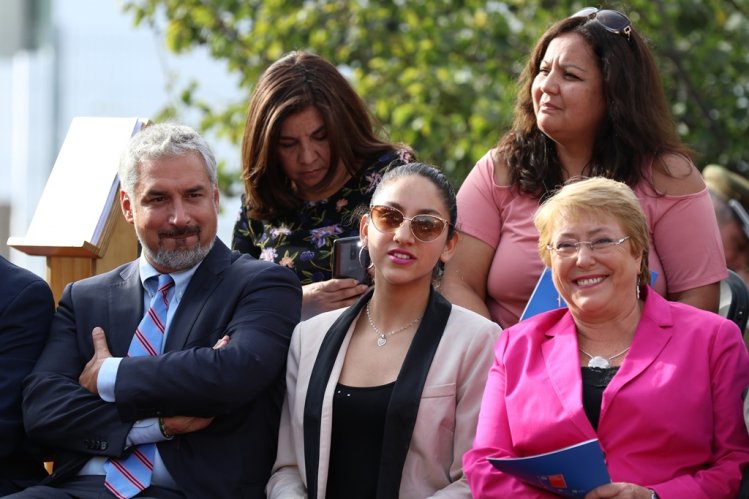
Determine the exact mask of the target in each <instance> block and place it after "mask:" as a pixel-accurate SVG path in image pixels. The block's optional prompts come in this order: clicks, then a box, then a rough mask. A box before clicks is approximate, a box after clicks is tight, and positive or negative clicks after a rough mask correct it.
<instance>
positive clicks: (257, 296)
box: [115, 265, 302, 420]
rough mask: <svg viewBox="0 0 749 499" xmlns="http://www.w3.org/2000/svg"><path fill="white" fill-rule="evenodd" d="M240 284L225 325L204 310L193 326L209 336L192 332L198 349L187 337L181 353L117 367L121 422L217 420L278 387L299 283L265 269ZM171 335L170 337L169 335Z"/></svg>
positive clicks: (276, 269) (297, 315) (295, 318)
mask: <svg viewBox="0 0 749 499" xmlns="http://www.w3.org/2000/svg"><path fill="white" fill-rule="evenodd" d="M231 272H236V269H232V270H231ZM243 283H244V284H243V288H242V289H241V290H240V291H239V292H238V294H237V296H236V297H235V298H234V299H236V301H237V302H236V305H235V307H234V308H233V310H232V311H231V312H230V314H229V316H228V317H226V320H224V319H219V318H211V317H210V314H211V312H210V309H211V307H210V306H207V307H206V309H207V310H206V311H204V313H203V315H202V316H201V318H200V319H199V320H198V322H199V323H200V324H204V326H202V327H205V325H210V327H211V328H213V330H212V331H209V332H208V334H206V333H203V332H202V331H195V332H194V334H197V335H198V336H200V337H201V338H202V344H201V345H200V346H195V347H190V346H189V344H190V343H191V342H192V338H193V337H192V336H191V340H190V341H188V345H187V348H186V349H185V350H180V351H171V352H167V353H165V354H163V355H160V356H158V357H131V358H126V359H123V360H122V361H121V362H120V365H119V368H118V373H117V381H116V384H115V404H116V405H117V407H118V409H119V411H120V415H121V417H122V418H123V419H125V420H134V419H143V418H147V417H151V416H174V415H180V416H201V417H208V416H218V415H221V414H225V413H229V412H231V411H233V410H235V409H236V408H238V407H241V406H244V405H246V404H248V403H251V402H252V401H253V399H254V398H255V397H256V396H257V395H258V394H261V393H265V392H266V390H268V389H269V387H270V386H271V385H272V384H274V383H276V382H278V380H279V377H281V376H282V374H283V371H284V368H285V365H286V355H287V352H288V347H289V341H290V338H291V333H292V332H293V329H294V326H295V325H296V324H297V323H298V322H299V318H300V311H301V300H302V294H301V288H300V285H299V281H298V279H297V277H296V275H295V274H294V273H293V272H291V271H289V270H288V269H285V268H283V267H281V266H277V265H270V266H268V267H265V268H263V269H262V270H260V271H257V272H254V273H253V274H250V275H248V276H247V277H246V278H245V280H244V281H243ZM182 306H188V304H187V303H182V304H181V305H180V307H182ZM180 312H182V310H181V309H180V311H178V312H177V313H178V314H179V313H180ZM206 314H207V315H208V316H206ZM210 319H214V321H211V320H210ZM222 323H224V324H225V325H224V326H222ZM173 325H174V324H173ZM170 327H171V326H170ZM196 327H201V326H196ZM169 334H170V335H171V334H175V332H174V331H173V330H172V329H170V331H169ZM223 335H228V336H229V337H230V340H229V342H228V344H227V345H225V346H223V347H222V348H218V349H214V348H213V344H214V343H215V341H216V340H218V339H219V338H220V337H222V336H223ZM214 336H215V337H214Z"/></svg>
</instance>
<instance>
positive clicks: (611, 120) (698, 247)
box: [443, 8, 726, 327]
mask: <svg viewBox="0 0 749 499" xmlns="http://www.w3.org/2000/svg"><path fill="white" fill-rule="evenodd" d="M519 84H520V90H519V92H518V98H517V105H516V108H515V120H514V123H513V127H512V129H511V130H510V131H509V132H508V133H507V134H506V135H505V136H504V137H502V138H501V139H500V140H499V142H498V143H497V145H496V146H495V148H494V149H492V150H490V151H489V152H488V153H487V154H486V155H485V156H484V157H483V158H481V159H480V160H479V161H478V163H477V164H476V166H475V167H474V168H473V170H472V171H471V172H470V174H469V175H468V177H467V178H466V180H465V181H464V183H463V184H462V186H461V189H460V192H459V193H458V205H459V207H460V210H459V211H460V214H461V215H460V220H459V222H460V228H461V240H460V244H459V245H458V248H457V250H456V253H455V257H454V258H453V259H452V260H451V261H450V262H449V263H448V264H447V266H446V269H445V276H444V282H443V290H444V292H445V296H446V297H448V298H449V299H450V300H452V301H453V302H454V303H457V304H460V305H463V306H466V307H468V308H470V309H472V310H475V311H477V312H479V313H482V314H483V315H485V316H487V317H491V318H492V319H493V320H495V321H497V322H498V323H499V324H500V325H501V326H502V327H508V326H510V325H512V324H514V323H516V322H517V321H518V319H519V317H520V315H521V312H522V311H523V309H524V307H525V305H526V302H527V301H528V298H529V297H530V295H531V292H532V291H533V288H534V286H535V284H536V281H537V279H538V277H539V275H540V274H541V271H542V269H543V263H542V262H541V260H540V259H539V258H538V256H537V255H536V254H535V251H534V249H535V246H536V244H537V241H538V232H537V230H536V229H535V227H534V226H533V221H532V218H533V213H534V212H535V211H536V209H537V208H538V205H539V202H540V201H541V200H543V199H544V198H545V197H546V196H547V195H548V194H549V193H550V192H553V191H554V190H555V189H556V188H558V187H559V186H561V185H562V184H563V183H564V182H565V181H566V180H567V179H569V178H571V177H575V176H587V177H594V176H602V177H608V178H612V179H615V180H619V181H622V182H625V183H627V184H628V185H629V186H630V187H631V188H632V189H633V190H634V191H635V193H636V194H637V197H638V198H639V200H640V203H641V205H642V207H643V210H644V211H645V213H646V216H647V219H648V224H649V227H650V231H651V235H652V240H651V246H650V248H649V253H650V262H649V264H650V269H651V270H653V271H654V272H655V274H656V275H657V277H656V280H655V282H654V288H655V290H656V291H657V292H658V293H659V294H661V295H663V296H665V297H667V298H668V299H669V300H672V301H681V302H684V303H688V304H691V305H694V306H697V307H700V308H704V309H707V310H712V311H716V310H717V305H718V294H719V281H720V280H721V279H723V278H725V276H726V266H725V260H724V258H723V252H722V247H721V242H720V236H719V233H718V229H717V224H716V221H715V215H714V214H713V211H712V205H711V201H710V196H709V193H708V190H707V188H706V187H705V183H704V182H703V180H702V178H701V176H700V173H699V171H698V170H697V169H696V168H695V166H694V164H693V163H692V161H691V160H690V159H689V151H688V150H687V149H686V148H685V146H684V145H683V144H681V142H680V141H679V138H678V136H677V134H676V132H675V130H674V124H673V121H672V119H671V116H670V113H669V108H668V105H667V103H666V99H665V95H664V92H663V89H662V87H661V83H660V77H659V75H658V71H657V68H656V65H655V63H654V60H653V57H652V55H651V53H650V51H649V49H648V47H647V45H646V43H645V41H644V40H643V38H642V37H641V36H640V34H639V33H638V32H637V31H636V30H635V29H634V28H633V26H632V24H631V22H630V20H629V19H628V18H627V17H626V16H625V15H624V14H622V13H620V12H617V11H613V10H601V11H599V10H598V9H595V8H587V9H584V10H583V11H580V12H579V13H577V14H575V15H573V16H571V17H569V18H567V19H564V20H562V21H559V22H557V23H556V24H554V25H553V26H551V27H550V28H549V29H548V30H547V31H546V33H544V35H543V36H542V37H541V39H540V40H539V42H538V43H537V44H536V47H535V48H534V49H533V52H532V53H531V56H530V60H529V61H528V63H527V65H526V67H525V69H524V71H523V73H522V75H521V78H520V82H519Z"/></svg>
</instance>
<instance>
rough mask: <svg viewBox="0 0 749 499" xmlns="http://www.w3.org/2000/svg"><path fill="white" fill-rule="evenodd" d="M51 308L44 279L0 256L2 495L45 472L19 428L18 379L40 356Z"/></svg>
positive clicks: (53, 306) (0, 463) (0, 451)
mask: <svg viewBox="0 0 749 499" xmlns="http://www.w3.org/2000/svg"><path fill="white" fill-rule="evenodd" d="M54 313H55V302H54V299H53V298H52V291H50V289H49V286H47V283H46V282H44V280H43V279H42V278H40V277H39V276H37V275H35V274H34V273H32V272H29V271H28V270H26V269H22V268H21V267H18V266H16V265H13V264H12V263H10V262H9V261H8V260H6V259H5V258H3V257H0V496H3V495H6V494H10V493H12V492H17V491H19V490H21V489H23V488H24V487H28V486H29V485H33V484H34V483H36V482H38V481H39V480H41V479H42V478H43V477H45V476H46V475H47V473H46V471H45V470H44V465H43V463H42V457H41V454H40V453H39V452H38V450H39V449H38V448H36V446H34V445H33V444H31V442H29V440H28V439H27V438H26V433H25V432H24V431H23V421H22V419H21V383H22V381H23V378H25V377H26V375H27V374H29V372H31V369H32V368H33V367H34V363H35V362H36V359H38V358H39V354H40V353H41V351H42V348H43V347H44V342H45V341H46V340H47V333H48V332H49V323H50V322H51V321H52V314H54Z"/></svg>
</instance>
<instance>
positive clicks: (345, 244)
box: [333, 236, 370, 283]
mask: <svg viewBox="0 0 749 499" xmlns="http://www.w3.org/2000/svg"><path fill="white" fill-rule="evenodd" d="M360 250H361V240H360V239H359V236H352V237H339V238H338V239H336V240H335V241H333V277H335V278H344V277H348V278H352V279H356V280H357V281H359V282H363V283H369V280H370V279H369V273H368V272H367V267H368V266H369V253H368V252H366V251H362V252H361V256H362V261H361V262H360V261H359V251H360ZM362 265H364V266H362Z"/></svg>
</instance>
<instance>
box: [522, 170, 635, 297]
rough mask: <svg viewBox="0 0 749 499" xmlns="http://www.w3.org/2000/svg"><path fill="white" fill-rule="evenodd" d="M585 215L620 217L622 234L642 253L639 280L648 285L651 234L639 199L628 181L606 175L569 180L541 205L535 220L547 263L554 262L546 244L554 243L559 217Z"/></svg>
mask: <svg viewBox="0 0 749 499" xmlns="http://www.w3.org/2000/svg"><path fill="white" fill-rule="evenodd" d="M585 215H592V216H594V217H606V216H613V217H614V218H616V219H617V221H618V222H619V225H621V227H622V229H624V234H622V236H629V245H630V248H631V249H632V256H634V257H635V258H637V257H638V256H642V261H641V264H640V275H639V277H638V283H639V285H640V287H644V286H647V284H648V282H649V281H650V270H649V268H648V252H649V250H648V248H649V241H650V236H649V231H648V223H647V220H646V219H645V214H644V213H643V211H642V208H641V207H640V201H639V200H638V199H637V196H635V193H634V192H632V189H630V188H629V187H628V186H627V185H626V184H624V183H622V182H617V181H616V180H611V179H608V178H604V177H594V178H588V179H584V180H579V181H572V182H569V183H567V184H566V185H564V186H563V187H562V188H561V189H559V190H558V191H557V192H556V193H555V194H554V195H553V196H551V197H550V198H548V199H547V200H546V201H544V202H543V203H542V204H541V206H540V207H539V208H538V210H537V211H536V214H535V216H534V217H533V223H534V224H535V226H536V229H538V233H539V238H538V252H539V255H540V256H541V259H542V260H543V262H544V264H545V265H546V266H547V267H550V266H551V255H550V251H549V250H548V249H547V246H548V245H550V244H551V235H552V232H553V231H554V228H555V227H556V224H557V223H558V222H559V219H560V218H562V217H566V218H570V219H572V220H576V219H579V218H580V217H582V216H585Z"/></svg>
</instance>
